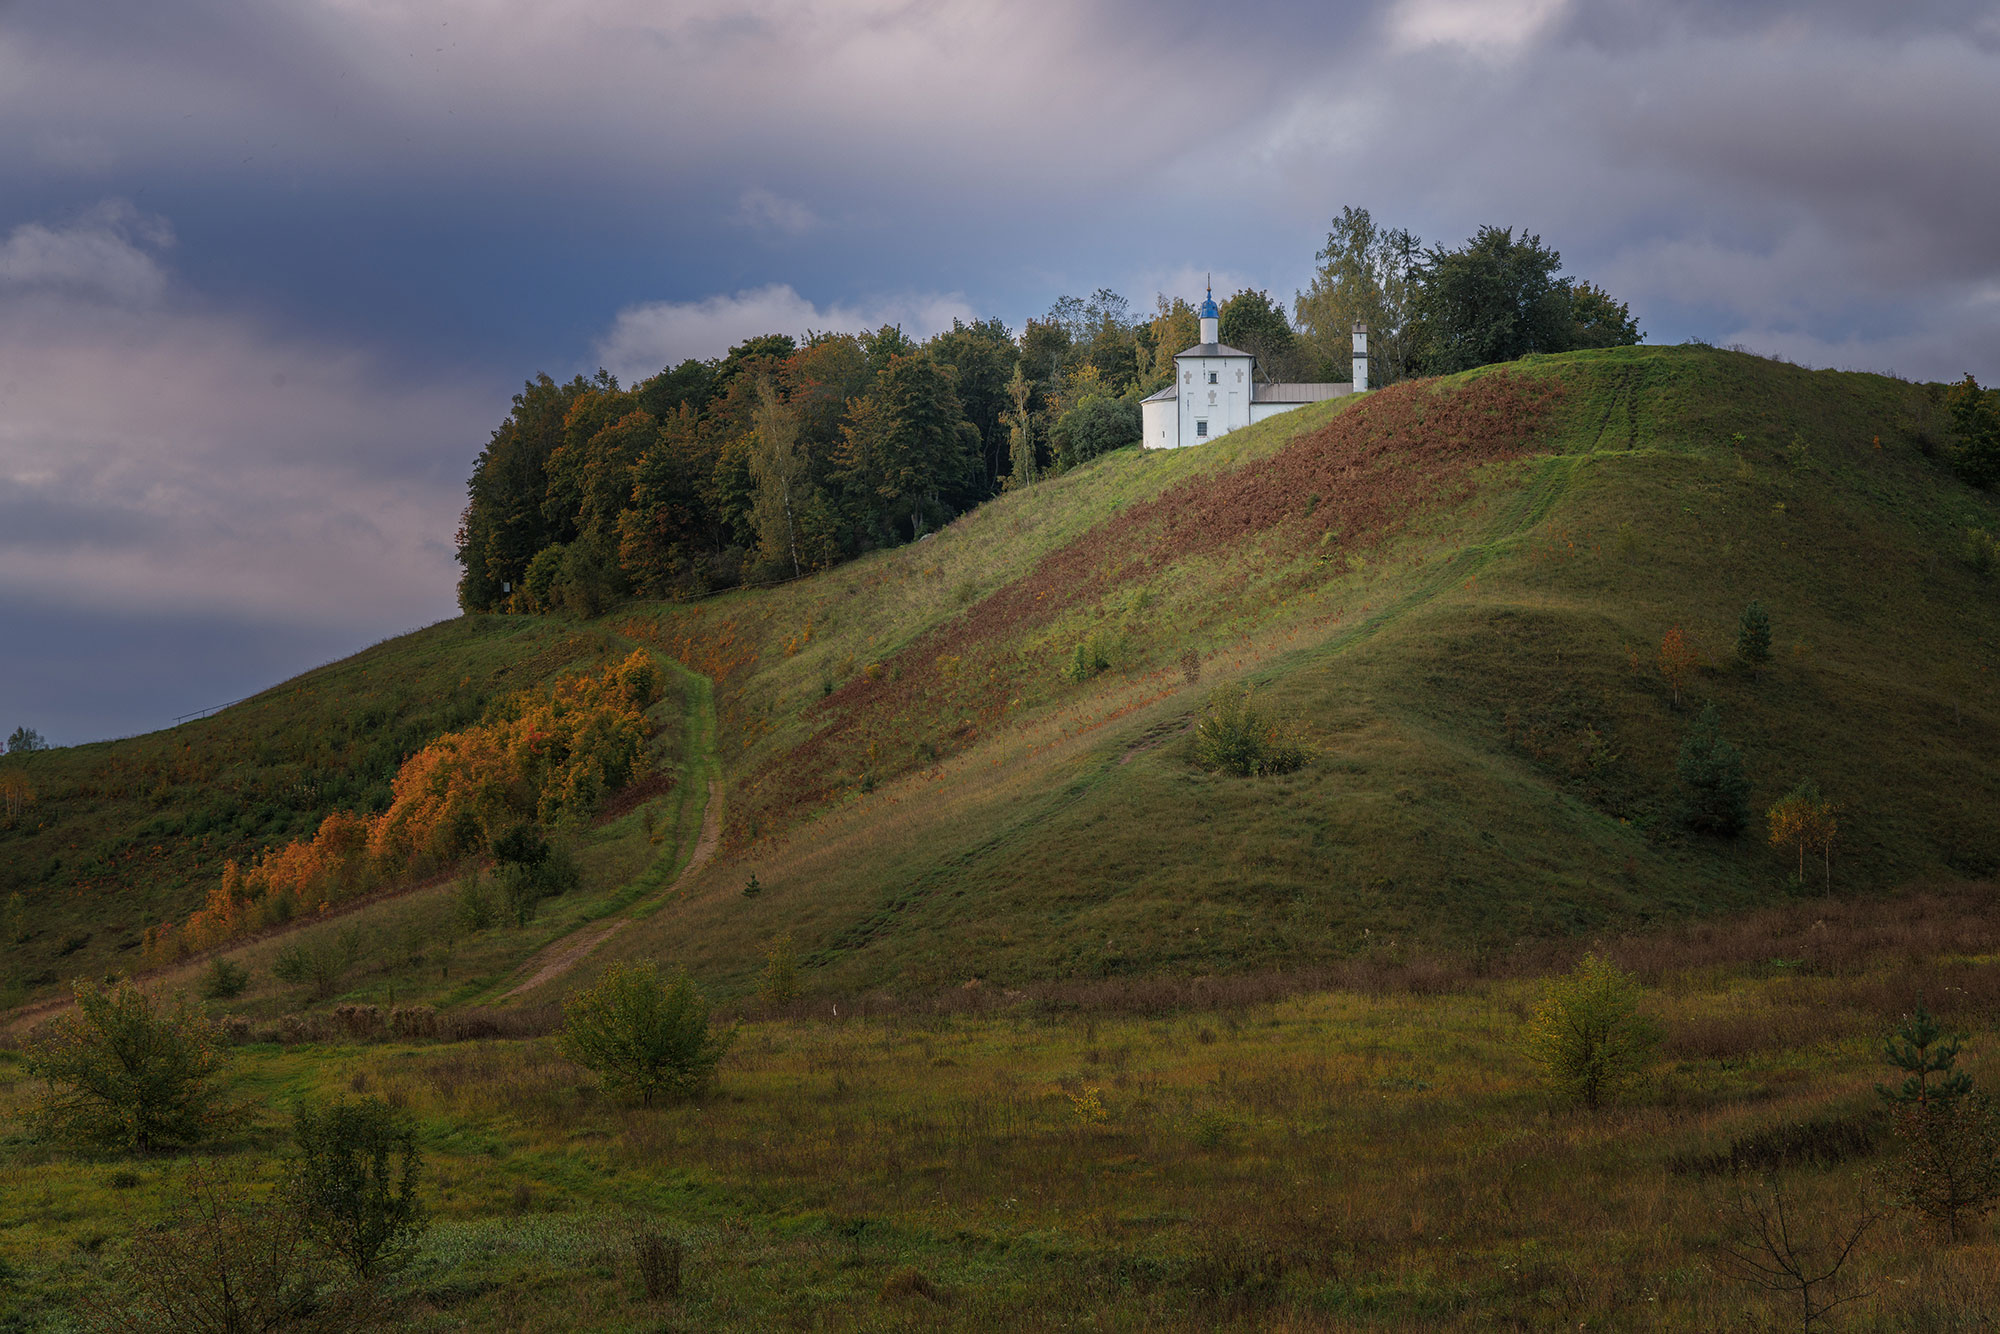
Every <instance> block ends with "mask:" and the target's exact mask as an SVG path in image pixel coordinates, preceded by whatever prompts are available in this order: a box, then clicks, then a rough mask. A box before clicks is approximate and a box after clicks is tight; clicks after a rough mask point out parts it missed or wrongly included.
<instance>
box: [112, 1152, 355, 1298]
mask: <svg viewBox="0 0 2000 1334" xmlns="http://www.w3.org/2000/svg"><path fill="white" fill-rule="evenodd" d="M300 1224H301V1220H300V1217H299V1214H298V1212H297V1211H296V1210H295V1209H292V1208H289V1207H287V1206H286V1204H285V1203H284V1202H282V1201H277V1202H272V1201H253V1200H251V1199H250V1198H249V1197H248V1196H247V1195H246V1193H245V1192H244V1191H243V1190H242V1188H241V1187H240V1186H239V1185H237V1184H236V1183H234V1182H232V1181H230V1180H228V1179H227V1178H225V1177H223V1176H221V1175H219V1174H218V1173H217V1172H216V1171H215V1170H214V1169H213V1168H211V1167H206V1166H203V1165H202V1164H200V1163H196V1164H194V1165H193V1166H191V1167H189V1168H188V1171H187V1176H186V1178H185V1183H184V1185H183V1188H182V1191H181V1194H180V1198H179V1200H178V1201H177V1207H176V1208H175V1210H174V1213H173V1214H172V1216H171V1217H169V1218H168V1219H167V1220H166V1221H165V1222H163V1223H161V1224H159V1225H157V1226H154V1227H148V1228H145V1229H142V1230H141V1231H140V1232H139V1233H138V1235H137V1236H135V1237H134V1238H133V1240H132V1245H131V1249H130V1251H129V1252H128V1253H127V1257H126V1265H125V1272H124V1279H125V1288H124V1291H123V1292H122V1293H121V1294H120V1295H119V1297H118V1298H117V1299H116V1300H112V1301H105V1302H98V1303H93V1304H92V1307H91V1310H90V1315H91V1317H92V1320H91V1322H90V1323H91V1324H92V1325H93V1326H95V1327H96V1328H98V1329H102V1330H120V1331H131V1332H132V1334H141V1331H143V1332H144V1334H165V1332H166V1331H173V1334H257V1332H259V1331H265V1330H285V1331H292V1332H296V1334H317V1331H326V1334H340V1332H342V1331H347V1330H360V1329H376V1328H381V1327H383V1325H384V1324H385V1322H386V1317H387V1316H388V1314H389V1313H388V1312H387V1311H386V1310H385V1308H384V1307H383V1305H382V1304H381V1303H380V1302H379V1301H377V1300H376V1299H375V1298H374V1297H372V1296H371V1295H370V1294H369V1293H367V1292H366V1291H364V1290H360V1289H353V1288H341V1287H338V1286H336V1285H334V1284H332V1283H330V1282H329V1281H328V1280H329V1277H330V1276H329V1274H328V1271H327V1266H326V1264H325V1261H324V1260H323V1259H322V1258H321V1257H320V1255H319V1254H318V1253H317V1252H316V1251H315V1249H314V1248H313V1246H312V1245H311V1243H310V1241H309V1239H308V1238H307V1237H306V1235H305V1232H304V1229H303V1228H302V1227H301V1225H300Z"/></svg>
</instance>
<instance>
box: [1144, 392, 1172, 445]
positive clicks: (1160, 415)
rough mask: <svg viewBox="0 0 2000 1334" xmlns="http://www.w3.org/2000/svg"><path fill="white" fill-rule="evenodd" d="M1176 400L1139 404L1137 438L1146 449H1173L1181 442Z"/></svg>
mask: <svg viewBox="0 0 2000 1334" xmlns="http://www.w3.org/2000/svg"><path fill="white" fill-rule="evenodd" d="M1180 422H1181V414H1180V404H1179V402H1178V401H1177V400H1168V401H1166V402H1161V403H1141V404H1140V405H1139V423H1140V431H1139V439H1140V442H1141V443H1143V444H1144V445H1145V446H1146V448H1148V449H1175V448H1178V447H1179V445H1180V443H1181V437H1180Z"/></svg>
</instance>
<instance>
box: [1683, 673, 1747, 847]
mask: <svg viewBox="0 0 2000 1334" xmlns="http://www.w3.org/2000/svg"><path fill="white" fill-rule="evenodd" d="M1674 771H1675V772H1676V773H1677V774H1678V775H1679V776H1680V780H1681V801H1680V807H1679V810H1678V812H1677V813H1678V814H1679V816H1680V822H1681V824H1682V825H1683V826H1684V827H1685V828H1687V829H1689V830H1692V831H1693V832H1695V833H1697V834H1715V835H1718V836H1719V837H1722V838H1734V837H1736V835H1738V834H1740V833H1742V832H1743V827H1744V826H1745V825H1747V824H1749V823H1750V780H1749V779H1748V778H1746V777H1744V775H1743V752H1742V751H1740V750H1738V749H1737V748H1736V747H1735V746H1733V745H1731V744H1730V743H1729V742H1728V741H1727V740H1725V739H1724V738H1723V736H1722V715H1721V714H1719V713H1717V712H1716V709H1715V706H1714V705H1713V704H1710V705H1707V706H1706V707H1704V708H1703V709H1702V711H1701V714H1700V716H1699V717H1697V718H1696V719H1695V720H1694V726H1692V727H1690V728H1689V729H1688V734H1687V736H1686V737H1685V738H1683V739H1682V741H1681V752H1680V756H1679V758H1678V759H1677V760H1676V761H1675V763H1674Z"/></svg>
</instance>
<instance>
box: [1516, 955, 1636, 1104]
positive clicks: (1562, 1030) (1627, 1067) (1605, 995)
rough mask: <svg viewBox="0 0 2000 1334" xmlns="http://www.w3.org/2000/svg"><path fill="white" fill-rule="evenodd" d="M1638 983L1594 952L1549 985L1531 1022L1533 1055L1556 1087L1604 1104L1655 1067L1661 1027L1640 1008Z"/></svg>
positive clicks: (1583, 1099)
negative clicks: (1654, 1059) (1654, 1062)
mask: <svg viewBox="0 0 2000 1334" xmlns="http://www.w3.org/2000/svg"><path fill="white" fill-rule="evenodd" d="M1642 994H1643V993H1642V992H1641V989H1640V987H1639V983H1638V980H1637V979H1636V978H1634V977H1633V976H1632V975H1631V974H1629V973H1626V972H1624V971H1622V970H1621V969H1619V968H1618V966H1617V965H1615V964H1613V963H1612V962H1611V961H1610V960H1608V959H1600V958H1599V957H1598V956H1597V955H1595V954H1586V955H1584V956H1583V958H1582V960H1581V961H1580V962H1578V964H1577V965H1576V967H1575V968H1573V969H1571V970H1570V971H1569V972H1568V973H1565V974H1563V975H1562V976H1560V977H1554V978H1551V979H1549V981H1548V982H1547V983H1546V984H1545V985H1544V986H1543V988H1542V999H1541V1003H1540V1004H1539V1005H1537V1006H1536V1007H1535V1014H1534V1018H1533V1019H1532V1020H1530V1022H1529V1025H1528V1052H1529V1054H1530V1055H1531V1056H1533V1057H1534V1059H1535V1060H1536V1062H1538V1063H1539V1064H1540V1065H1541V1067H1542V1074H1543V1077H1544V1078H1545V1079H1546V1080H1547V1081H1548V1083H1549V1086H1550V1087H1551V1088H1553V1089H1555V1090H1556V1091H1557V1092H1558V1093H1560V1094H1562V1095H1564V1096H1565V1097H1568V1098H1571V1099H1573V1100H1575V1101H1576V1102H1579V1103H1581V1104H1582V1105H1583V1106H1585V1107H1589V1108H1596V1107H1599V1106H1602V1105H1603V1103H1604V1102H1605V1101H1606V1100H1607V1099H1609V1098H1612V1097H1615V1096H1616V1095H1617V1093H1618V1092H1619V1090H1621V1089H1622V1088H1624V1087H1625V1086H1626V1085H1627V1084H1629V1083H1630V1082H1631V1081H1632V1080H1633V1079H1635V1078H1637V1077H1638V1076H1639V1075H1641V1074H1643V1073H1644V1072H1645V1071H1646V1070H1648V1069H1649V1068H1651V1066H1652V1062H1653V1057H1654V1054H1655V1052H1656V1051H1657V1049H1658V1047H1659V1043H1660V1030H1659V1026H1658V1025H1657V1024H1655V1023H1654V1022H1653V1021H1652V1020H1651V1019H1650V1018H1648V1017H1647V1016H1646V1015H1645V1014H1644V1013H1643V1012H1642V1011H1641V1010H1640V1008H1639V1001H1640V997H1641V995H1642Z"/></svg>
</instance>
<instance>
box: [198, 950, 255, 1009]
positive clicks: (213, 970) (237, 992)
mask: <svg viewBox="0 0 2000 1334" xmlns="http://www.w3.org/2000/svg"><path fill="white" fill-rule="evenodd" d="M249 985H250V970H249V969H248V968H245V967H244V966H243V965H242V964H240V963H231V962H229V960H227V959H217V960H215V961H214V962H213V963H211V964H209V966H208V975H207V976H206V977H204V978H203V979H202V981H201V994H202V995H204V996H206V997H207V998H208V999H210V1000H234V999H236V997H238V996H241V995H242V994H243V991H244V989H245V988H246V987H248V986H249Z"/></svg>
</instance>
